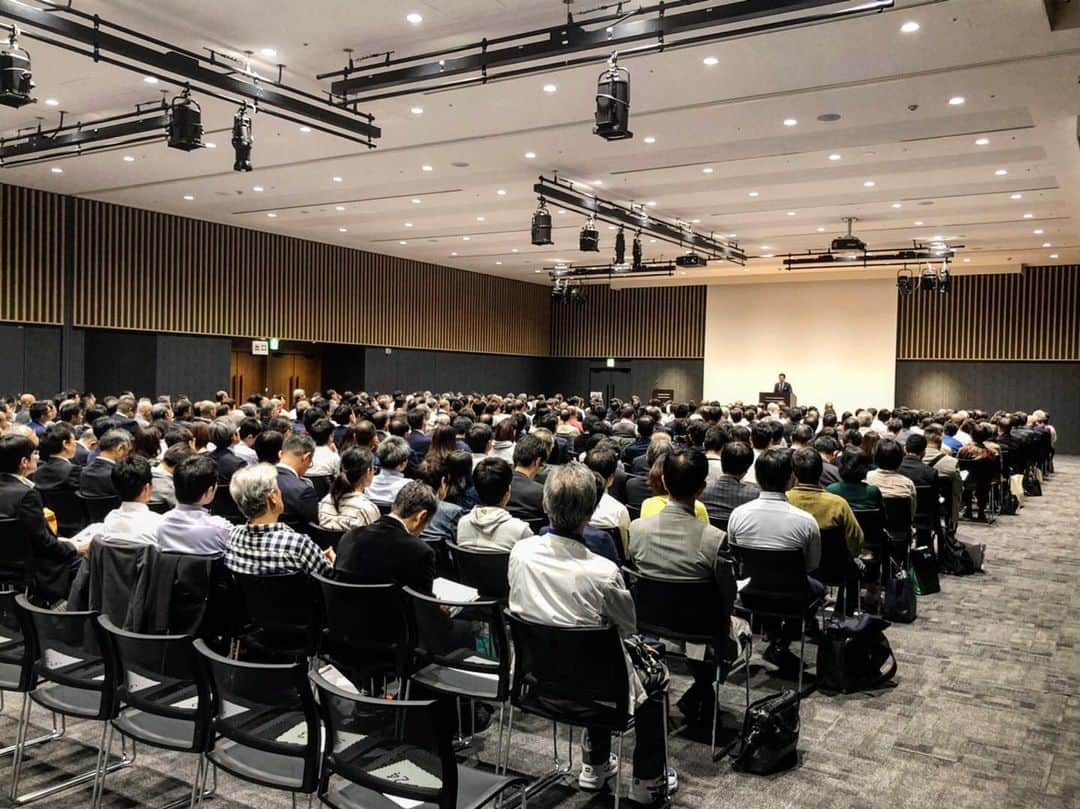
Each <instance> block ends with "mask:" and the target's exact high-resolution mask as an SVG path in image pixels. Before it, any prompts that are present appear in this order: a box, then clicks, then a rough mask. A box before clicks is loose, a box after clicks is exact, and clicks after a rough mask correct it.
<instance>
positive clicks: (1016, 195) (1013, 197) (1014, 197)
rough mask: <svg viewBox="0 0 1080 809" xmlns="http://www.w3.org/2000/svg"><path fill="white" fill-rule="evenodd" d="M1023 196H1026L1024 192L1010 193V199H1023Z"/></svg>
mask: <svg viewBox="0 0 1080 809" xmlns="http://www.w3.org/2000/svg"><path fill="white" fill-rule="evenodd" d="M1023 198H1024V195H1023V194H1010V195H1009V199H1023Z"/></svg>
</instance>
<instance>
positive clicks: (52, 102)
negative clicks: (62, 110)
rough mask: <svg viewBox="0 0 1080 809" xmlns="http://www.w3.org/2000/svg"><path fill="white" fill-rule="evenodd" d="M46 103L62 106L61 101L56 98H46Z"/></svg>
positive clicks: (52, 105)
mask: <svg viewBox="0 0 1080 809" xmlns="http://www.w3.org/2000/svg"><path fill="white" fill-rule="evenodd" d="M45 103H46V104H47V105H49V106H50V107H59V106H60V102H59V101H57V100H56V99H55V98H46V99H45Z"/></svg>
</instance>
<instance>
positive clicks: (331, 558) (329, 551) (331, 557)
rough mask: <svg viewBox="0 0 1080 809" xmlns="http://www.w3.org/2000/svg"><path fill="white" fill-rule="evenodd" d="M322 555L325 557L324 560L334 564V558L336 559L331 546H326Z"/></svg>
mask: <svg viewBox="0 0 1080 809" xmlns="http://www.w3.org/2000/svg"><path fill="white" fill-rule="evenodd" d="M323 556H325V557H326V561H327V562H329V563H330V564H334V560H335V559H337V554H336V553H334V548H333V546H331V547H329V548H327V549H326V550H325V551H323Z"/></svg>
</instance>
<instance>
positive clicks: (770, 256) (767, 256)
mask: <svg viewBox="0 0 1080 809" xmlns="http://www.w3.org/2000/svg"><path fill="white" fill-rule="evenodd" d="M761 257H762V258H772V257H773V254H772V253H762V255H761Z"/></svg>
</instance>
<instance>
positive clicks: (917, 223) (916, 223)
mask: <svg viewBox="0 0 1080 809" xmlns="http://www.w3.org/2000/svg"><path fill="white" fill-rule="evenodd" d="M922 226H923V221H922V220H921V219H916V220H915V227H917V228H921V227H922Z"/></svg>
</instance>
